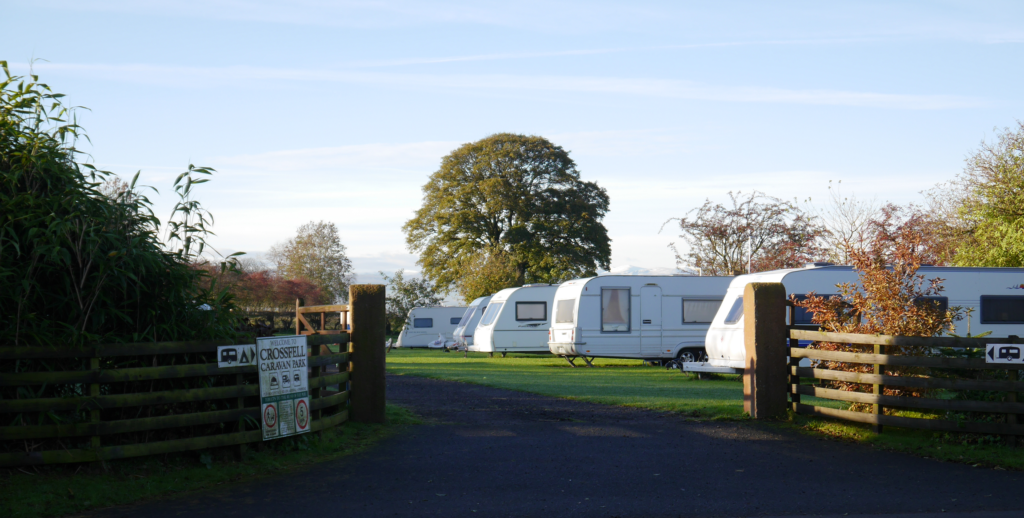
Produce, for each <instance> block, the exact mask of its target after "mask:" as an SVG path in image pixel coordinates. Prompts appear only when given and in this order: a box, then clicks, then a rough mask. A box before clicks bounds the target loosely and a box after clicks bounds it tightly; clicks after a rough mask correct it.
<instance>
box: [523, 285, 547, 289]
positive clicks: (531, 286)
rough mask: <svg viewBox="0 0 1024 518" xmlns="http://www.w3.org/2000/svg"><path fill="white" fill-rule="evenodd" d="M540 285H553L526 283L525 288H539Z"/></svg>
mask: <svg viewBox="0 0 1024 518" xmlns="http://www.w3.org/2000/svg"><path fill="white" fill-rule="evenodd" d="M540 286H551V285H550V284H524V285H523V287H524V288H537V287H540Z"/></svg>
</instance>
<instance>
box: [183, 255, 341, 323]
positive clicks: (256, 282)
mask: <svg viewBox="0 0 1024 518" xmlns="http://www.w3.org/2000/svg"><path fill="white" fill-rule="evenodd" d="M194 267H195V268H199V269H204V270H207V271H208V272H209V276H208V279H209V281H208V282H211V283H215V284H216V285H220V286H223V287H227V288H228V290H229V291H230V292H231V293H232V294H234V296H235V304H236V306H237V307H238V308H239V309H240V310H241V311H242V312H244V313H256V312H266V311H272V312H288V311H294V310H295V299H302V300H303V302H304V303H305V305H307V306H312V305H316V304H323V303H325V299H326V297H324V295H323V292H322V291H321V290H320V289H319V288H317V287H316V285H314V284H313V283H312V282H310V281H309V280H307V279H304V278H297V279H285V278H282V277H281V276H280V275H277V274H275V273H274V272H273V271H272V270H257V271H251V272H246V271H243V270H238V271H220V269H219V268H216V267H215V265H210V264H200V265H195V266H194Z"/></svg>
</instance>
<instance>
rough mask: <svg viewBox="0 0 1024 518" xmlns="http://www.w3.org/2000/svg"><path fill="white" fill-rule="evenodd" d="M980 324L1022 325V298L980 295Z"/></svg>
mask: <svg viewBox="0 0 1024 518" xmlns="http://www.w3.org/2000/svg"><path fill="white" fill-rule="evenodd" d="M981 323H982V324H1024V297H1021V296H1016V295H982V296H981Z"/></svg>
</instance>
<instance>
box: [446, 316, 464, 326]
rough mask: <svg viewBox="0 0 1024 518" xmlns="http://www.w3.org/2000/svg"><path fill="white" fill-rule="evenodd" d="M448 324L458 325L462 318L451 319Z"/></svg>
mask: <svg viewBox="0 0 1024 518" xmlns="http://www.w3.org/2000/svg"><path fill="white" fill-rule="evenodd" d="M448 322H450V323H452V324H454V325H459V322H462V318H461V317H453V318H451V319H449V320H448Z"/></svg>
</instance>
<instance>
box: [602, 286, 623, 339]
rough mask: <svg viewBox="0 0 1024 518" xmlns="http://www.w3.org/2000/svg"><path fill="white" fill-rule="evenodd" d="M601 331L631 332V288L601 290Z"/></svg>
mask: <svg viewBox="0 0 1024 518" xmlns="http://www.w3.org/2000/svg"><path fill="white" fill-rule="evenodd" d="M601 331H606V332H618V333H628V332H629V288H602V289H601Z"/></svg>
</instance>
